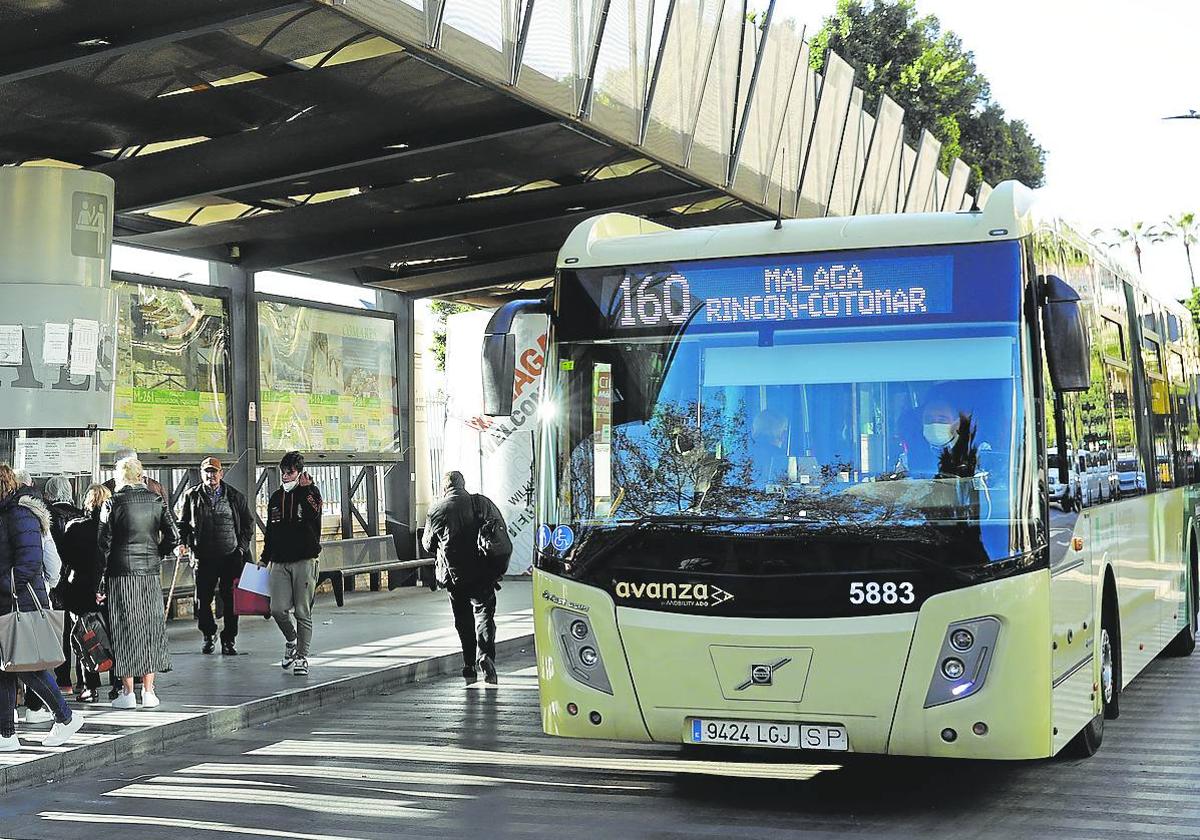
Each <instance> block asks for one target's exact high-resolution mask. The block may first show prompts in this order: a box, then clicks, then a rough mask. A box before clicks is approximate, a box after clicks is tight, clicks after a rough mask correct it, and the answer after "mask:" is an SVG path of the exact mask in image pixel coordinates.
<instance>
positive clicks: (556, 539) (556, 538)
mask: <svg viewBox="0 0 1200 840" xmlns="http://www.w3.org/2000/svg"><path fill="white" fill-rule="evenodd" d="M550 544H551V545H552V546H554V550H555V551H558V552H563V551H566V550H567V549H568V548H570V547H571V546H573V545H575V532H574V531H572V530H571V526H570V525H559V526H558V527H557V528H555V529H554V533H553V534H552V535H551V537H550Z"/></svg>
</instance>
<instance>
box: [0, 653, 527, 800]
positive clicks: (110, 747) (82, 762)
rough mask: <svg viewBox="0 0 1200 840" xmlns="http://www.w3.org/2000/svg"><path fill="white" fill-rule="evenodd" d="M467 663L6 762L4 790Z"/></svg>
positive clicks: (419, 669) (335, 684) (361, 677)
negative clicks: (42, 755)
mask: <svg viewBox="0 0 1200 840" xmlns="http://www.w3.org/2000/svg"><path fill="white" fill-rule="evenodd" d="M532 644H533V634H528V635H525V636H517V637H515V638H512V639H505V640H504V641H498V642H496V653H497V655H498V656H499V655H500V654H510V653H515V652H519V651H520V650H521V649H522V648H526V647H528V646H530V645H532ZM461 667H462V654H461V653H457V652H455V653H447V654H442V655H441V656H435V657H431V658H429V659H422V660H420V661H418V662H410V663H407V664H405V665H391V666H389V667H387V668H380V669H379V670H377V671H368V672H367V673H365V674H355V675H353V676H349V677H342V678H341V679H337V680H333V681H332V682H327V683H321V684H319V685H315V686H312V687H310V688H297V689H293V690H291V691H287V692H284V693H283V694H278V695H275V696H273V697H263V698H259V699H258V700H251V701H250V702H248V703H243V704H241V705H239V706H231V707H229V708H225V709H214V710H213V711H211V712H206V713H204V714H202V715H197V716H196V717H193V718H188V719H187V720H180V721H175V722H174V723H166V724H163V725H162V726H155V727H151V728H149V729H143V730H140V731H137V732H131V733H129V734H128V735H122V736H121V737H119V738H114V739H113V740H111V741H104V742H102V743H99V744H85V745H83V746H80V747H76V748H75V749H72V750H68V751H66V752H61V753H55V754H53V755H47V756H45V757H43V758H38V759H35V760H33V761H27V762H25V763H24V764H16V765H13V766H11V767H4V768H0V793H8V792H11V791H14V790H19V789H21V788H26V787H33V786H35V785H41V784H47V783H50V782H53V781H55V780H56V779H63V778H70V777H73V776H75V775H77V774H78V773H79V772H80V771H86V770H92V769H95V768H98V767H113V766H116V764H117V763H118V762H120V761H123V760H126V759H130V758H138V757H141V756H146V755H153V754H155V753H160V752H164V751H166V750H167V748H168V747H171V746H174V745H175V744H178V743H179V742H181V741H184V740H195V739H196V738H218V737H220V736H222V735H228V734H230V733H232V732H237V731H238V730H241V729H248V728H249V727H251V726H257V725H260V724H264V723H271V722H272V721H276V720H280V719H282V718H285V717H288V716H290V715H294V714H299V713H301V712H308V711H312V710H314V709H319V708H321V707H322V706H326V705H331V704H334V703H344V702H346V701H347V700H354V699H356V698H359V697H364V696H366V695H370V694H377V693H379V692H381V691H384V690H387V689H392V688H399V687H401V686H405V685H408V684H410V683H414V682H417V681H419V680H425V679H430V678H432V677H437V676H441V675H442V674H448V673H456V672H458V671H459V670H460V669H461Z"/></svg>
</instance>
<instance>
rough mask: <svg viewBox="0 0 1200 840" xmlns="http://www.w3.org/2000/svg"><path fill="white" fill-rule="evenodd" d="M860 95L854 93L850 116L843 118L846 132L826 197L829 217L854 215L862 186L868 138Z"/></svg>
mask: <svg viewBox="0 0 1200 840" xmlns="http://www.w3.org/2000/svg"><path fill="white" fill-rule="evenodd" d="M862 101H863V92H862V91H861V90H860V89H859V88H855V89H854V95H853V96H852V97H851V99H850V113H849V115H848V116H847V118H846V129H845V131H843V132H842V148H841V151H840V152H839V153H838V162H837V172H836V174H835V175H834V177H833V191H832V192H831V193H830V194H829V215H830V216H849V215H850V214H851V213H853V212H854V197H855V194H856V193H857V192H858V186H859V184H860V183H862V175H863V154H864V153H865V152H866V150H867V143H869V142H870V138H871V135H870V134H869V133H868V132H869V131H870V127H868V124H867V120H871V117H870V116H869V115H867V114H865V113H863V109H862ZM871 123H872V124H874V120H871Z"/></svg>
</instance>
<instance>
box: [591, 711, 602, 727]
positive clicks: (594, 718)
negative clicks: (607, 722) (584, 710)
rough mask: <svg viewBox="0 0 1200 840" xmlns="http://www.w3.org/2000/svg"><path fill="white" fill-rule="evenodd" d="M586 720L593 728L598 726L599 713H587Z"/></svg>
mask: <svg viewBox="0 0 1200 840" xmlns="http://www.w3.org/2000/svg"><path fill="white" fill-rule="evenodd" d="M588 720H590V721H591V722H592V725H593V726H599V725H600V713H599V712H589V713H588Z"/></svg>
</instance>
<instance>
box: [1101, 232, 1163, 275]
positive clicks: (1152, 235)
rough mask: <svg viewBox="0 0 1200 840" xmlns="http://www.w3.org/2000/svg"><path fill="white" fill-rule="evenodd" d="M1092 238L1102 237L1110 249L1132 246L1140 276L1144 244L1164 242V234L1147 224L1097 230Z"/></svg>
mask: <svg viewBox="0 0 1200 840" xmlns="http://www.w3.org/2000/svg"><path fill="white" fill-rule="evenodd" d="M1092 236H1096V237H1100V241H1101V242H1102V243H1103V244H1104V245H1106V246H1108V247H1109V248H1116V247H1118V246H1120V245H1132V246H1133V254H1134V256H1136V257H1137V264H1138V274H1141V273H1142V243H1143V242H1162V241H1163V234H1162V233H1161V232H1160V231H1159V230H1158V228H1156V227H1154V226H1153V225H1150V226H1147V225H1146V223H1145V222H1134V223H1133V224H1132V225H1131V226H1130V227H1127V228H1121V227H1115V228H1113V229H1112V230H1104V229H1103V228H1096V229H1095V230H1094V231H1092Z"/></svg>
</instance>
